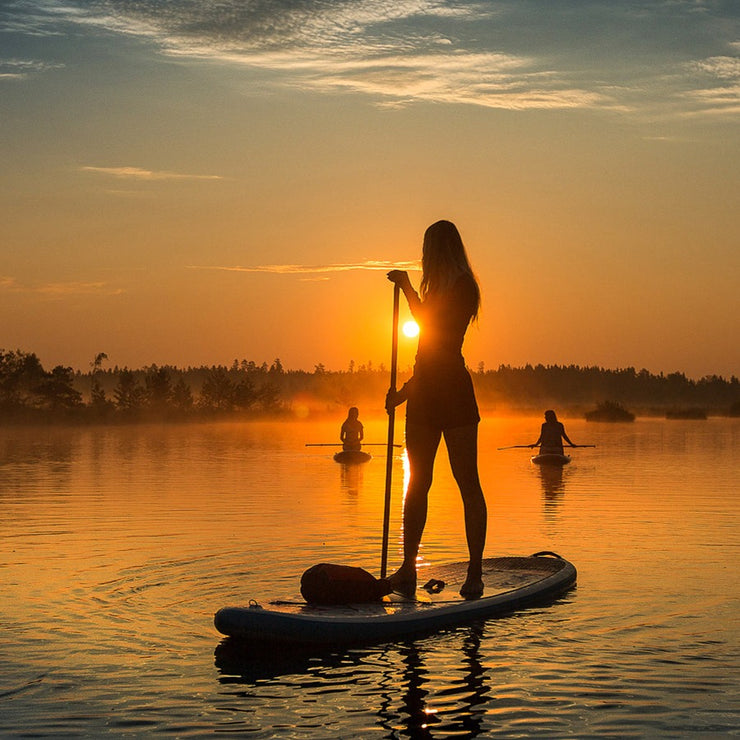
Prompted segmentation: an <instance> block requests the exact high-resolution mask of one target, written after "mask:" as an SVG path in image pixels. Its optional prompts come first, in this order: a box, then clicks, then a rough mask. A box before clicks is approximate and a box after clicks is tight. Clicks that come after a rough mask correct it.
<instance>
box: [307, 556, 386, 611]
mask: <svg viewBox="0 0 740 740" xmlns="http://www.w3.org/2000/svg"><path fill="white" fill-rule="evenodd" d="M390 592H391V587H390V584H389V583H388V581H387V580H385V579H379V578H376V577H375V576H374V575H373V574H372V573H368V572H367V571H366V570H365V569H364V568H357V567H355V566H352V565H335V564H334V563H319V564H318V565H314V566H312V567H311V568H309V569H308V570H307V571H306V572H305V573H304V574H303V575H302V576H301V595H302V596H303V598H304V599H305V600H306V601H307V602H308V603H309V604H326V605H331V604H362V603H364V602H367V601H380V600H381V599H382V598H383V596H385V595H386V594H389V593H390Z"/></svg>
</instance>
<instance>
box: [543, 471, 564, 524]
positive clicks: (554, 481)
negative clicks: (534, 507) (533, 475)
mask: <svg viewBox="0 0 740 740" xmlns="http://www.w3.org/2000/svg"><path fill="white" fill-rule="evenodd" d="M537 472H538V473H539V476H540V483H541V484H542V497H543V501H544V510H545V519H546V520H547V521H552V520H554V519H555V517H556V515H557V511H558V506H559V505H560V503H561V500H562V498H563V494H564V493H565V485H564V483H563V477H564V470H563V466H562V465H540V466H539V469H538V471H537Z"/></svg>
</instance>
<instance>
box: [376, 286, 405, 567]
mask: <svg viewBox="0 0 740 740" xmlns="http://www.w3.org/2000/svg"><path fill="white" fill-rule="evenodd" d="M400 296H401V288H400V287H399V286H398V283H394V284H393V330H392V332H391V383H390V389H389V392H390V393H395V391H396V374H397V371H398V311H399V303H400ZM395 421H396V408H395V406H394V407H392V408H391V409H390V410H389V411H388V447H387V453H386V456H385V500H384V502H383V544H382V552H381V555H380V577H381V578H385V576H386V572H387V570H388V532H389V529H390V519H391V478H392V475H393V427H394V425H395Z"/></svg>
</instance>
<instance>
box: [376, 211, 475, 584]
mask: <svg viewBox="0 0 740 740" xmlns="http://www.w3.org/2000/svg"><path fill="white" fill-rule="evenodd" d="M421 267H422V277H421V286H420V293H421V295H419V294H417V292H416V291H415V290H414V288H413V287H412V286H411V282H410V280H409V276H408V274H407V273H406V272H405V271H403V270H391V272H389V273H388V279H389V280H390V281H391V282H392V283H395V284H396V285H398V286H399V288H400V289H401V290H402V291H403V294H404V295H405V296H406V300H407V301H408V304H409V308H410V310H411V314H412V315H413V317H414V319H415V321H416V323H417V324H418V325H419V329H420V332H419V346H418V350H417V354H416V362H415V364H414V373H413V376H412V377H411V379H410V380H409V381H408V382H407V383H406V384H405V385H404V386H403V387H402V388H401V389H400V390H398V391H389V392H388V396H387V397H386V409H387V410H388V411H390V410H391V409H392V408H395V407H396V406H398V405H399V404H402V403H403V402H404V401H407V402H408V403H407V406H406V450H407V452H408V458H409V468H410V476H409V484H408V490H407V491H406V498H405V502H404V509H403V540H404V541H403V563H402V564H401V567H400V568H399V569H398V570H397V571H396V572H395V573H394V574H393V575H391V576H390V578H389V580H390V583H391V587H392V588H393V590H394V591H398V592H399V593H402V594H406V595H410V596H413V594H414V593H415V591H416V559H417V556H418V554H419V544H420V542H421V536H422V534H423V532H424V525H425V523H426V517H427V498H428V493H429V489H430V487H431V485H432V475H433V471H434V458H435V456H436V454H437V448H438V446H439V442H440V439H441V437H442V435H444V438H445V444H446V445H447V452H448V455H449V459H450V466H451V468H452V473H453V475H454V477H455V481H456V482H457V485H458V487H459V489H460V494H461V496H462V500H463V507H464V512H465V533H466V539H467V545H468V552H469V556H470V559H469V563H468V571H467V576H466V579H465V583H464V584H463V586H462V588H461V589H460V593H461V595H462V596H464V597H465V598H478V597H480V596H481V595H482V594H483V588H484V586H483V579H482V559H483V548H484V546H485V542H486V527H487V508H486V500H485V497H484V496H483V490H482V488H481V484H480V480H479V477H478V422H479V421H480V416H479V414H478V405H477V403H476V400H475V393H474V391H473V382H472V380H471V378H470V373H468V371H467V369H466V367H465V360H464V359H463V355H462V344H463V339H464V338H465V331H466V330H467V328H468V324H469V323H470V322H471V321H472V320H474V319H475V318H476V317H477V315H478V308H479V306H480V289H479V287H478V282H477V280H476V278H475V275H474V274H473V270H472V268H471V266H470V262H469V260H468V256H467V254H466V252H465V247H464V246H463V242H462V239H461V238H460V234H459V232H458V230H457V227H456V226H455V225H454V224H453V223H451V222H450V221H438V222H437V223H435V224H432V225H431V226H430V227H429V228H428V229H427V231H426V233H425V234H424V245H423V250H422V257H421Z"/></svg>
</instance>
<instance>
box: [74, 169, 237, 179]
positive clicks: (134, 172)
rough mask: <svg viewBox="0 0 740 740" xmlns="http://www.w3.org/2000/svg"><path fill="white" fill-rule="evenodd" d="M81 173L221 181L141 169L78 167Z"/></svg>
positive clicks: (136, 177) (199, 176)
mask: <svg viewBox="0 0 740 740" xmlns="http://www.w3.org/2000/svg"><path fill="white" fill-rule="evenodd" d="M80 171H81V172H90V173H92V174H96V175H108V176H110V177H115V178H118V179H127V180H149V181H158V180H222V179H223V178H222V177H221V176H220V175H189V174H184V173H181V172H167V171H156V170H145V169H142V168H141V167H93V166H89V165H86V166H83V167H80Z"/></svg>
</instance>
